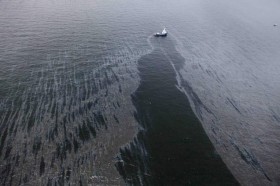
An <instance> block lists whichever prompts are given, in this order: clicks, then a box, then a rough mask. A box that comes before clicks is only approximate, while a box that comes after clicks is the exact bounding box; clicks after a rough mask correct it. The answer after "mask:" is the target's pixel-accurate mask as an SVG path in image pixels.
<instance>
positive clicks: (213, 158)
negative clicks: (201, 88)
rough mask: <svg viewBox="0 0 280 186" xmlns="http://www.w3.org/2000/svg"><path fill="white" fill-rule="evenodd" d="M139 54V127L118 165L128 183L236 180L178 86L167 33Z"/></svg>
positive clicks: (175, 58) (230, 182) (175, 61)
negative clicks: (150, 48) (143, 52)
mask: <svg viewBox="0 0 280 186" xmlns="http://www.w3.org/2000/svg"><path fill="white" fill-rule="evenodd" d="M151 40H152V43H153V45H154V46H155V49H154V50H153V52H152V53H150V54H147V55H145V56H143V57H141V58H140V60H139V61H138V65H139V66H138V69H139V72H140V78H141V81H140V86H139V87H138V89H137V90H136V92H135V93H134V94H133V95H132V99H133V103H134V105H135V107H136V108H137V114H136V117H137V120H138V121H139V123H140V124H141V126H142V130H140V132H139V133H138V135H137V138H136V139H134V141H133V142H131V143H130V144H129V146H126V147H124V148H122V149H121V151H120V157H119V158H120V159H119V163H118V164H117V165H116V166H117V168H118V170H119V172H120V174H121V175H122V176H123V178H124V179H125V181H126V183H127V184H128V185H239V184H238V182H237V181H236V180H235V179H234V177H233V176H232V174H231V173H230V171H229V170H228V169H227V167H226V165H225V164H224V163H223V161H222V160H221V158H220V156H219V155H218V154H217V153H216V152H215V149H214V147H213V145H212V144H211V142H210V140H209V138H208V137H207V135H206V133H205V132H204V130H203V128H202V125H201V124H200V122H199V120H198V119H197V117H196V115H195V114H194V113H193V111H192V109H191V106H190V103H189V101H188V98H187V96H186V95H185V94H184V93H183V92H181V91H180V90H179V89H178V87H177V86H178V82H177V79H176V73H175V71H174V68H173V66H172V64H174V66H175V65H176V66H180V65H181V64H183V63H184V59H183V58H182V57H181V56H180V54H179V53H178V52H177V51H176V50H175V47H174V45H173V43H172V41H171V39H170V37H169V38H156V39H154V38H152V39H151Z"/></svg>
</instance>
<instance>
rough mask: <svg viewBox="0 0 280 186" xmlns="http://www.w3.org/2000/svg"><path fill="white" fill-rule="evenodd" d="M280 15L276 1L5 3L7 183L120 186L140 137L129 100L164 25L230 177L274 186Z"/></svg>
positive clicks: (180, 77) (2, 108) (0, 4)
mask: <svg viewBox="0 0 280 186" xmlns="http://www.w3.org/2000/svg"><path fill="white" fill-rule="evenodd" d="M167 5H168V6H167ZM279 9H280V3H279V1H278V0H271V1H265V0H254V1H253V0H245V1H242V0H237V1H230V0H211V1H210V0H206V1H205V0H176V1H173V2H172V3H170V1H167V0H158V1H148V0H142V1H133V2H131V1H128V0H119V1H113V0H108V1H102V0H93V1H89V0H81V1H69V0H59V1H49V0H48V1H47V0H36V1H35V0H28V1H27V0H1V1H0V65H1V68H0V154H1V156H0V175H1V176H0V183H1V185H9V184H11V185H19V184H29V185H40V184H42V185H47V184H49V185H55V184H57V185H64V184H74V185H76V184H82V185H87V184H117V185H122V184H124V183H123V181H122V179H121V176H120V175H119V174H118V173H117V171H116V169H115V167H114V165H115V164H116V163H117V164H118V163H120V162H119V160H118V158H117V157H116V154H117V153H118V150H119V148H120V147H121V146H122V145H125V144H126V143H128V142H130V141H131V140H132V139H133V136H134V135H135V134H136V132H137V127H139V128H140V130H141V129H142V127H141V125H137V121H136V120H135V118H134V117H135V116H136V115H137V114H136V113H135V111H136V109H135V107H134V105H133V103H132V100H131V94H133V93H134V92H135V90H136V89H137V87H138V86H139V83H140V78H139V72H138V70H137V63H138V59H140V58H141V57H142V56H144V55H146V54H148V53H150V52H151V51H152V49H153V47H154V46H153V44H151V43H150V41H151V40H150V39H149V38H150V36H151V34H152V33H153V32H155V31H160V29H162V28H163V27H164V26H165V27H167V29H168V31H169V34H170V36H172V40H174V43H175V47H176V50H177V51H178V52H179V53H180V55H181V56H182V57H184V59H185V61H184V64H183V65H180V66H173V68H174V70H175V73H176V77H177V82H179V83H178V85H180V87H178V88H179V89H180V90H181V91H182V92H184V93H185V95H186V96H187V97H188V98H189V102H190V104H191V106H192V108H193V111H194V112H195V114H196V115H197V117H198V118H199V120H200V121H201V123H202V125H203V128H204V129H205V132H206V133H207V135H208V137H209V138H210V140H211V142H212V143H213V145H214V147H215V149H216V150H217V153H218V154H219V155H220V156H221V158H222V159H223V161H224V162H225V163H226V165H227V167H228V168H229V169H230V171H231V172H232V174H233V175H234V177H235V178H236V179H237V180H238V182H240V183H241V184H243V185H278V184H279V183H280V175H279V171H278V170H279V169H280V161H279V158H278V157H279V156H280V150H279V149H280V146H279V144H280V139H279V132H280V125H279V123H280V122H279V121H280V119H279V118H280V114H279V113H280V108H279V105H280V104H279V100H280V97H279V95H280V94H279V90H280V87H279V83H278V82H279V77H280V74H279V72H280V66H279V58H280V57H279V56H280V53H279V51H280V33H279V32H280V30H279V28H278V27H273V24H275V23H277V22H278V21H279V20H280V14H279ZM278 25H279V23H278ZM164 57H166V56H164ZM156 60H157V59H153V60H152V61H156ZM173 65H174V64H173ZM159 68H160V66H159ZM158 96H160V95H158ZM170 97H172V95H170ZM138 114H141V113H138ZM135 143H136V144H137V143H138V142H135ZM138 145H140V144H138ZM124 147H125V146H124ZM124 147H123V148H124ZM126 147H127V148H129V146H126ZM123 148H122V149H123ZM142 151H143V152H145V148H144V147H143V149H142Z"/></svg>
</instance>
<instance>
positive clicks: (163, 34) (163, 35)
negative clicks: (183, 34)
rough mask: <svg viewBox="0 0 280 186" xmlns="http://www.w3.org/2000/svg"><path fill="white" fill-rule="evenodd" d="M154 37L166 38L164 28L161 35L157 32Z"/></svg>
mask: <svg viewBox="0 0 280 186" xmlns="http://www.w3.org/2000/svg"><path fill="white" fill-rule="evenodd" d="M154 36H155V37H166V36H167V31H166V28H164V29H163V31H162V32H161V33H159V32H157V33H155V34H154Z"/></svg>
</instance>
